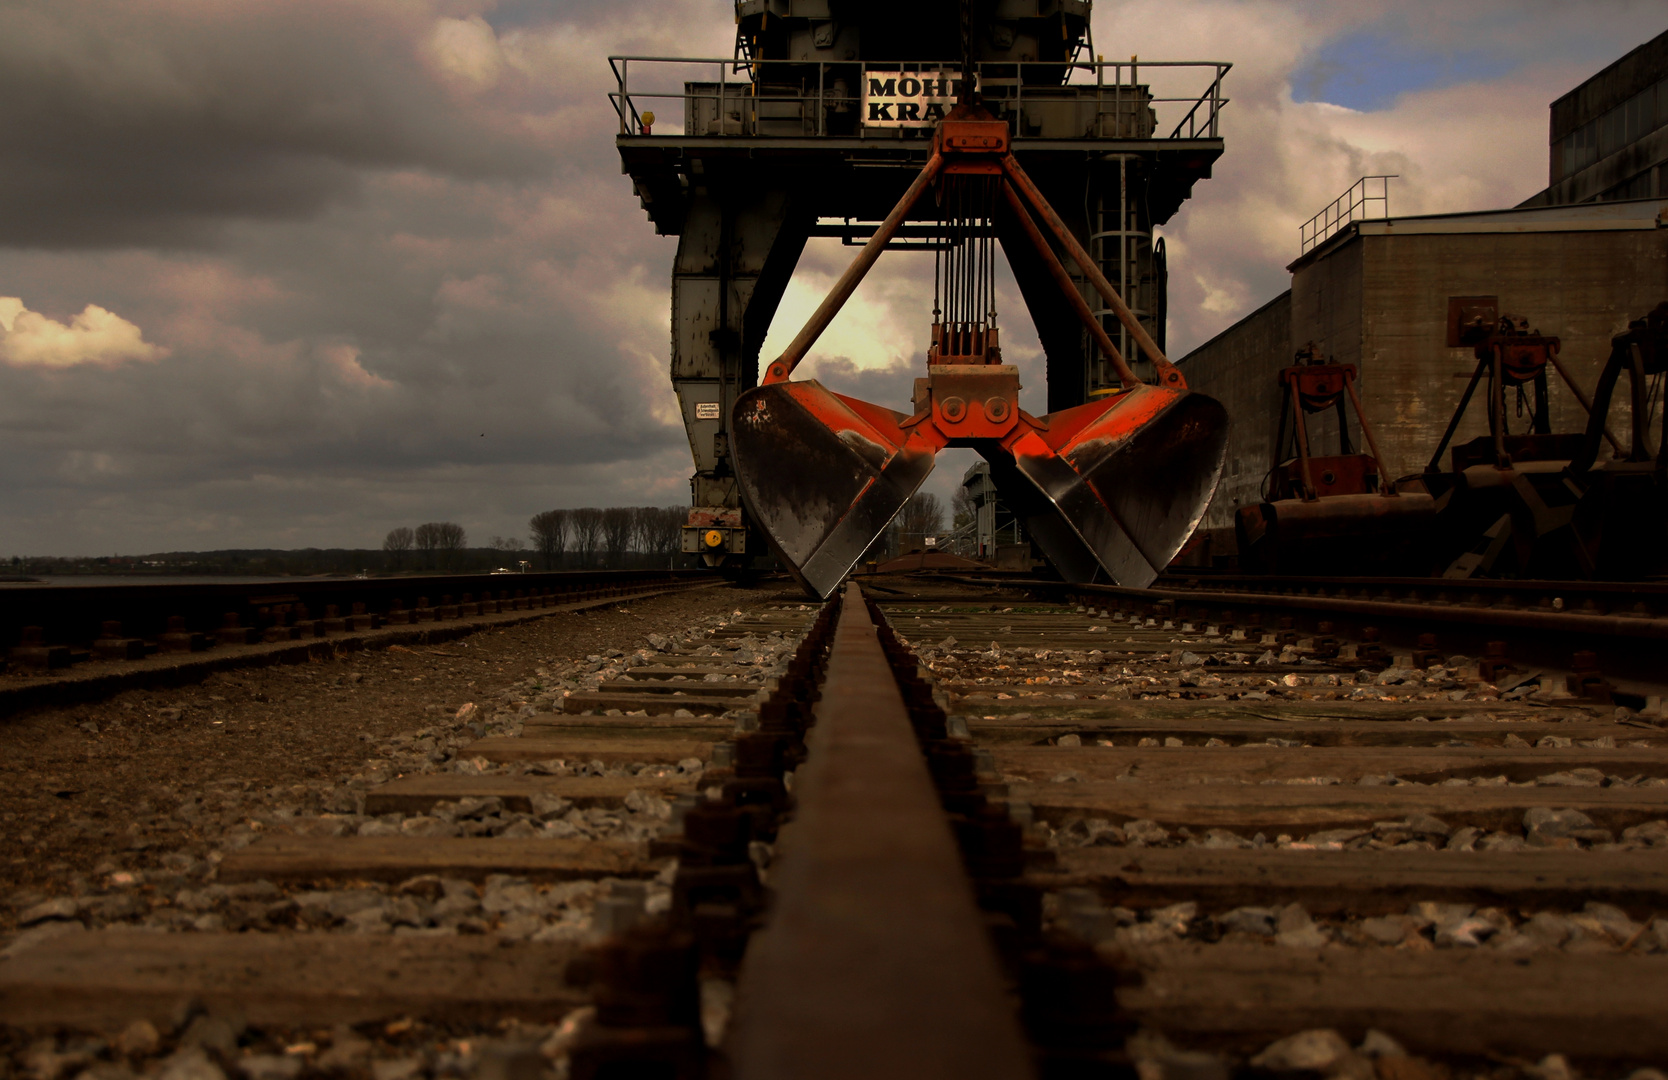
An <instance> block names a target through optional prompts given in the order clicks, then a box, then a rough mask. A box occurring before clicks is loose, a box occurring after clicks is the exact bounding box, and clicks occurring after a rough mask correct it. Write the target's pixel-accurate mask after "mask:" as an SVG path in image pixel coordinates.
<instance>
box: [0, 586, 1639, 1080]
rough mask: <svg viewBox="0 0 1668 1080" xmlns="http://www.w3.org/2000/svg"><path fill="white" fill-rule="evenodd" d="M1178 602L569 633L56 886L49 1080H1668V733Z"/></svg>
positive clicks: (1055, 599) (976, 604)
mask: <svg viewBox="0 0 1668 1080" xmlns="http://www.w3.org/2000/svg"><path fill="white" fill-rule="evenodd" d="M1167 599H1168V598H1167V597H1163V596H1151V595H1122V594H1114V593H1099V594H1097V593H1093V592H1086V591H1083V590H1074V592H1073V593H1072V594H1071V595H1069V596H1068V595H1066V594H1063V593H1060V592H1059V591H1057V590H1054V589H1051V588H1049V587H1045V586H1041V585H1037V584H1035V583H1031V584H1029V585H1028V584H1026V583H1018V582H1012V581H1008V582H997V583H992V582H988V581H986V582H980V583H973V582H971V581H965V580H964V581H956V580H946V579H943V578H933V577H931V576H927V575H920V576H915V577H896V578H888V579H878V578H877V579H866V580H864V582H863V583H862V585H861V587H858V586H848V587H847V589H846V590H845V591H844V593H843V596H842V597H841V598H840V599H838V600H836V601H834V602H831V603H830V604H828V605H825V606H821V607H812V606H809V605H803V604H800V603H798V602H796V601H793V600H791V599H789V598H788V597H786V596H783V595H778V596H776V597H767V598H764V599H762V600H761V599H758V598H752V599H748V600H746V601H744V602H743V606H744V607H746V609H747V610H745V611H743V610H740V609H739V608H738V610H737V611H736V612H735V613H734V614H732V615H731V616H729V617H728V618H726V619H725V620H724V621H723V623H722V625H706V626H689V627H686V628H684V629H683V631H682V632H679V633H666V634H664V635H658V634H657V635H655V636H653V637H650V638H648V639H647V640H646V642H644V643H643V644H642V647H641V648H639V649H635V650H631V651H627V650H621V652H622V655H620V656H614V657H611V656H608V655H603V654H598V655H594V656H592V657H591V658H589V659H586V660H579V659H578V658H569V659H566V660H565V661H564V662H563V663H561V664H556V663H554V662H553V663H552V664H551V666H550V667H549V668H548V669H547V670H546V671H545V672H544V673H543V674H540V675H538V676H537V677H536V678H535V679H531V680H523V681H521V682H520V683H518V684H517V685H516V686H515V687H512V688H510V691H509V692H508V693H507V694H501V695H497V696H498V699H499V700H498V703H497V706H496V711H492V712H490V713H489V711H488V708H489V707H487V706H483V705H480V704H475V703H471V704H468V705H465V706H463V707H461V708H459V709H458V710H457V711H456V713H455V714H450V715H447V716H445V717H441V718H438V719H436V720H435V721H434V722H433V723H431V724H430V726H429V727H428V728H426V729H423V730H421V731H417V732H412V733H410V734H409V735H403V736H397V737H395V738H394V739H392V740H388V741H387V742H386V743H385V744H384V745H383V749H382V752H383V753H384V754H385V755H386V756H385V758H384V759H382V764H381V765H379V766H378V767H377V768H376V769H374V770H372V771H371V772H370V773H361V774H360V775H359V776H358V777H356V778H355V781H354V782H353V783H349V784H344V785H338V786H336V787H334V788H330V789H328V790H321V791H319V792H317V793H314V794H313V795H310V796H309V797H308V798H309V801H308V802H307V805H306V806H305V807H303V808H302V809H301V810H300V811H292V810H289V809H287V808H286V809H285V812H283V813H274V812H271V811H268V812H266V813H256V812H252V811H250V810H248V809H247V804H245V807H246V808H245V809H242V810H238V811H237V813H239V814H247V820H242V821H240V822H239V824H237V825H236V826H234V827H233V828H232V829H230V830H228V831H227V833H226V834H225V835H223V836H221V837H219V838H218V839H217V840H216V841H215V842H214V844H213V848H214V850H213V851H212V852H209V853H208V854H207V855H205V856H191V855H187V856H185V857H183V859H174V860H173V861H171V862H170V861H168V856H167V855H166V854H162V855H160V856H159V857H157V858H155V859H152V860H151V862H152V864H154V866H152V867H151V868H147V869H144V870H140V871H134V870H123V869H108V868H107V873H106V874H105V875H104V877H103V879H102V880H99V881H93V882H88V883H87V887H86V888H84V889H83V890H82V893H81V894H80V895H70V896H52V897H47V896H39V897H29V898H28V899H30V900H32V901H33V902H34V903H33V905H32V906H31V907H30V908H28V909H26V910H19V911H15V912H14V915H13V919H14V921H15V922H16V923H17V924H18V926H17V929H16V931H14V935H15V936H14V938H13V940H12V941H11V943H10V944H9V945H7V946H6V950H5V955H6V959H4V960H3V961H0V1012H3V1013H4V1015H5V1016H6V1018H7V1023H8V1025H10V1026H9V1027H8V1032H9V1033H10V1034H9V1036H8V1038H9V1039H10V1043H11V1049H12V1050H13V1055H12V1058H13V1062H14V1067H15V1068H17V1069H20V1070H21V1069H24V1068H27V1069H29V1070H32V1071H33V1072H34V1074H35V1075H37V1076H41V1077H43V1078H44V1080H57V1078H58V1077H62V1076H66V1075H72V1074H73V1075H77V1076H79V1075H80V1074H81V1072H82V1071H84V1070H86V1069H89V1068H92V1069H98V1070H104V1072H100V1073H97V1074H96V1075H98V1076H104V1075H106V1074H107V1073H108V1074H109V1075H111V1076H112V1077H114V1076H115V1075H116V1074H117V1073H120V1072H121V1071H122V1070H128V1071H130V1072H139V1073H148V1072H158V1073H160V1074H161V1075H164V1076H165V1077H167V1078H168V1080H186V1078H187V1077H190V1078H191V1080H204V1078H207V1080H218V1078H217V1077H216V1076H215V1075H214V1071H218V1072H220V1073H223V1074H227V1075H237V1074H239V1073H241V1074H242V1075H244V1076H247V1077H249V1078H250V1080H269V1078H270V1080H293V1078H296V1077H300V1076H303V1075H314V1074H320V1075H323V1074H333V1073H336V1074H339V1073H344V1072H345V1073H367V1072H368V1073H369V1074H370V1075H372V1076H374V1077H375V1078H376V1080H404V1078H406V1077H416V1076H436V1077H441V1076H451V1075H458V1076H462V1075H483V1076H493V1077H497V1076H500V1075H502V1076H510V1075H512V1074H513V1075H515V1076H517V1077H523V1076H526V1077H532V1076H535V1075H539V1074H541V1073H543V1072H545V1071H547V1070H554V1071H555V1072H557V1074H559V1075H566V1076H570V1077H604V1076H625V1075H656V1076H687V1077H696V1076H718V1075H731V1076H734V1077H737V1078H739V1080H746V1078H748V1077H777V1076H807V1077H820V1076H830V1077H832V1076H854V1075H861V1076H871V1075H872V1076H912V1077H913V1076H921V1075H940V1076H957V1077H962V1076H966V1077H982V1076H991V1077H1019V1076H1032V1075H1036V1076H1126V1075H1131V1074H1132V1073H1133V1074H1138V1075H1140V1076H1141V1077H1143V1078H1146V1080H1152V1078H1157V1077H1199V1078H1204V1077H1219V1076H1220V1077H1226V1076H1231V1075H1240V1074H1245V1075H1271V1074H1282V1075H1291V1076H1296V1075H1299V1074H1303V1075H1318V1076H1339V1077H1351V1078H1361V1080H1365V1078H1368V1077H1377V1078H1379V1080H1390V1078H1397V1080H1402V1078H1409V1080H1411V1078H1422V1077H1470V1076H1477V1077H1482V1076H1487V1077H1490V1078H1491V1080H1510V1078H1514V1077H1519V1076H1521V1077H1524V1078H1530V1077H1534V1078H1538V1080H1553V1078H1558V1077H1564V1076H1589V1077H1595V1078H1597V1077H1611V1076H1614V1077H1626V1076H1633V1077H1637V1078H1638V1080H1648V1078H1649V1077H1652V1076H1655V1075H1660V1074H1657V1073H1653V1072H1651V1071H1650V1070H1651V1069H1653V1068H1658V1067H1661V1066H1662V1065H1663V1063H1664V1062H1668V1026H1665V1025H1663V1024H1662V1022H1661V1015H1662V1005H1661V1003H1662V1002H1663V1001H1664V1000H1668V918H1665V917H1664V916H1665V915H1668V900H1665V898H1668V729H1665V728H1664V727H1663V726H1661V725H1659V724H1658V723H1657V722H1655V719H1654V717H1653V716H1652V715H1651V714H1650V713H1649V712H1648V711H1647V712H1645V713H1643V714H1642V715H1636V714H1635V710H1631V709H1626V708H1624V709H1623V710H1622V711H1621V712H1618V711H1617V706H1616V701H1615V699H1614V696H1613V695H1612V696H1611V697H1610V699H1606V696H1605V693H1604V692H1603V689H1602V688H1598V687H1595V685H1594V684H1592V683H1591V682H1584V681H1583V680H1582V678H1580V677H1577V678H1575V679H1573V680H1571V679H1566V678H1551V677H1547V678H1545V679H1542V678H1537V677H1532V672H1531V671H1529V670H1525V669H1524V668H1522V667H1521V666H1518V667H1517V668H1516V669H1513V668H1512V667H1511V666H1510V665H1511V663H1512V661H1513V659H1515V656H1516V652H1517V650H1515V649H1513V650H1510V651H1511V653H1512V655H1511V656H1508V657H1505V658H1500V657H1496V658H1495V659H1493V660H1490V659H1489V658H1488V657H1483V658H1482V659H1483V660H1484V662H1485V663H1491V664H1495V667H1492V668H1489V669H1488V674H1490V675H1491V676H1492V677H1493V681H1485V680H1483V679H1482V678H1481V677H1480V673H1479V671H1478V668H1477V663H1478V658H1477V657H1476V656H1473V657H1471V658H1466V657H1460V656H1453V655H1448V654H1444V653H1443V652H1442V651H1441V650H1439V649H1437V648H1435V647H1434V646H1430V645H1425V646H1420V645H1419V644H1418V643H1417V640H1415V643H1414V646H1413V647H1412V648H1404V647H1403V646H1400V645H1398V644H1396V643H1395V641H1393V640H1390V641H1389V643H1388V645H1386V644H1385V639H1381V640H1380V641H1378V642H1374V641H1372V640H1361V639H1360V638H1359V637H1357V638H1356V639H1355V640H1351V639H1350V637H1349V635H1348V634H1347V633H1345V632H1344V631H1341V630H1340V631H1337V632H1335V633H1328V634H1323V633H1319V632H1318V630H1317V629H1316V628H1313V627H1309V628H1307V629H1303V628H1300V626H1302V625H1304V624H1301V623H1296V621H1295V620H1296V619H1297V618H1299V616H1287V617H1290V618H1293V619H1294V625H1291V626H1284V627H1283V626H1281V625H1280V623H1279V618H1280V617H1281V616H1280V615H1279V614H1278V611H1279V609H1278V608H1277V607H1275V608H1270V609H1267V610H1264V611H1262V612H1254V611H1252V610H1251V609H1250V608H1248V607H1244V606H1239V605H1238V602H1237V601H1236V602H1235V603H1234V604H1226V605H1224V604H1220V603H1214V602H1212V601H1205V602H1204V606H1207V607H1208V606H1213V603H1214V606H1215V607H1216V608H1218V611H1217V612H1216V613H1215V614H1214V615H1209V616H1208V617H1210V618H1214V619H1216V620H1219V621H1215V622H1208V621H1205V618H1206V616H1201V617H1200V618H1199V621H1197V622H1195V621H1194V619H1193V618H1190V617H1188V616H1189V615H1191V614H1193V613H1190V612H1186V611H1183V610H1181V608H1180V606H1179V605H1177V606H1176V607H1174V608H1172V607H1165V606H1161V605H1163V604H1164V602H1165V600H1167ZM1080 600H1081V601H1082V602H1079V601H1080ZM1226 610H1232V611H1234V612H1239V613H1241V614H1240V615H1239V616H1236V617H1235V618H1234V619H1233V620H1232V621H1230V620H1229V619H1227V618H1224V617H1223V614H1222V612H1223V611H1226ZM1253 613H1255V614H1259V615H1260V616H1262V617H1261V619H1260V621H1257V622H1253V621H1251V620H1250V619H1249V618H1246V617H1244V615H1248V614H1253ZM1332 637H1337V638H1339V639H1341V640H1338V641H1329V640H1328V638H1332ZM1508 641H1510V638H1509V636H1508ZM1578 644H1580V642H1579V641H1572V640H1569V639H1565V640H1564V641H1563V642H1562V647H1563V648H1564V649H1565V650H1566V651H1569V650H1572V649H1573V647H1574V646H1576V645H1578ZM1334 646H1336V647H1334ZM1375 646H1376V647H1375ZM1415 659H1417V660H1419V661H1422V662H1424V663H1423V665H1422V666H1419V667H1415V666H1414V661H1415ZM332 662H338V663H364V662H367V661H366V658H365V657H364V656H363V655H358V656H348V657H346V658H345V659H338V660H335V661H332ZM1513 680H1518V681H1517V682H1516V683H1514V681H1513ZM1508 686H1510V687H1511V688H1510V689H1507V687H1508ZM1572 689H1573V690H1574V691H1576V692H1575V693H1571V692H1570V691H1571V690H1572ZM1519 691H1522V692H1519ZM25 924H27V925H25ZM83 926H84V927H85V928H83Z"/></svg>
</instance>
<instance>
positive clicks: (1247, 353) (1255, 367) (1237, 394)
mask: <svg viewBox="0 0 1668 1080" xmlns="http://www.w3.org/2000/svg"><path fill="white" fill-rule="evenodd" d="M1291 323H1292V294H1291V293H1290V292H1284V293H1281V294H1280V295H1279V296H1277V297H1275V298H1274V299H1273V300H1271V301H1269V302H1268V303H1267V304H1264V305H1263V306H1262V307H1261V308H1259V309H1257V310H1256V311H1254V312H1252V313H1251V314H1250V315H1247V316H1246V317H1245V318H1243V319H1241V320H1240V321H1239V322H1237V323H1235V324H1234V325H1233V326H1231V327H1229V328H1228V329H1227V330H1224V331H1223V332H1222V333H1220V334H1218V335H1217V336H1216V337H1214V338H1212V339H1211V340H1210V341H1207V342H1205V344H1203V345H1201V346H1199V347H1198V348H1197V349H1194V350H1193V351H1192V352H1190V353H1188V354H1187V355H1186V356H1185V357H1183V358H1182V359H1181V360H1179V361H1177V363H1178V364H1179V365H1180V367H1181V369H1182V373H1183V374H1184V375H1186V376H1187V384H1188V387H1189V388H1190V389H1193V390H1196V391H1198V392H1200V393H1203V394H1209V395H1210V396H1211V397H1213V398H1216V399H1217V400H1218V401H1220V402H1222V404H1223V406H1224V407H1225V408H1226V409H1227V410H1228V417H1229V419H1230V420H1231V421H1232V424H1233V426H1232V427H1231V428H1230V429H1229V431H1228V463H1227V466H1226V467H1225V468H1224V469H1223V470H1222V483H1221V484H1220V485H1219V486H1218V487H1217V489H1216V498H1215V499H1214V500H1213V501H1212V502H1211V505H1210V509H1209V510H1208V511H1206V513H1205V520H1204V523H1203V526H1202V527H1203V528H1205V529H1224V528H1225V529H1230V530H1231V529H1232V528H1233V523H1234V508H1235V507H1238V506H1244V505H1246V504H1247V503H1254V502H1257V501H1259V500H1260V496H1259V494H1258V490H1259V488H1260V486H1261V484H1262V481H1263V476H1264V474H1266V473H1267V472H1268V469H1269V464H1270V457H1271V455H1272V454H1273V448H1274V434H1275V430H1274V429H1275V425H1276V423H1277V422H1278V421H1279V417H1280V387H1279V386H1278V385H1277V384H1276V383H1275V373H1276V372H1278V371H1279V370H1280V369H1281V368H1283V367H1286V366H1287V365H1289V364H1290V363H1291V357H1292V335H1291ZM1221 550H1222V551H1231V550H1232V542H1231V537H1230V538H1229V544H1228V547H1227V548H1224V549H1221Z"/></svg>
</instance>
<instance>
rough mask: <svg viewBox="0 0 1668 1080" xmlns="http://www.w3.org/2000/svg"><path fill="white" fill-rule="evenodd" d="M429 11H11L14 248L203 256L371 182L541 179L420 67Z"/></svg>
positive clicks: (495, 120)
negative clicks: (399, 172)
mask: <svg viewBox="0 0 1668 1080" xmlns="http://www.w3.org/2000/svg"><path fill="white" fill-rule="evenodd" d="M422 15H423V9H422V7H421V6H419V5H395V4H386V3H382V4H377V3H365V2H358V0H293V2H290V3H283V4H276V3H274V4H241V3H235V4H227V3H220V2H218V0H171V2H170V0H163V2H156V3H145V4H133V3H128V2H125V0H92V2H84V3H75V4H58V3H53V4H44V3H43V4H33V5H30V4H23V5H16V4H13V5H6V6H4V7H0V102H3V103H4V104H3V105H0V244H4V245H14V246H15V245H26V246H39V247H65V246H73V247H101V246H116V245H158V246H179V245H190V244H197V243H203V242H205V241H207V240H209V239H211V238H212V237H213V236H214V233H215V230H214V227H215V226H216V225H217V224H219V223H221V222H223V221H225V220H226V219H230V218H255V219H267V220H284V219H296V218H302V217H307V216H310V215H313V214H316V213H318V212H319V211H320V210H321V209H322V208H324V207H326V206H328V205H330V204H332V203H336V202H341V201H344V200H349V199H352V198H353V197H355V195H356V194H357V193H358V191H359V178H360V175H361V173H362V172H363V171H364V170H367V169H399V168H414V169H423V170H427V171H430V172H433V173H436V174H441V175H446V176H454V177H468V178H479V177H503V176H512V177H529V176H533V175H537V174H538V173H540V172H541V171H544V170H547V169H548V167H549V164H550V161H551V159H552V153H551V151H550V149H549V148H548V147H546V146H539V145H535V144H532V143H530V142H529V141H528V140H527V139H526V138H525V137H518V134H517V132H515V131H514V130H512V129H511V127H510V125H509V124H507V123H504V122H503V118H502V117H500V116H497V115H494V114H493V113H492V112H491V111H490V110H482V109H479V108H466V107H463V105H461V104H460V102H459V101H458V100H457V98H456V97H455V95H453V94H449V93H448V91H447V88H446V86H445V85H443V83H442V82H441V81H439V80H437V79H436V78H434V76H433V73H432V72H431V71H430V70H428V69H427V68H426V67H425V62H424V55H423V51H422V50H423V46H424V44H425V35H426V34H427V33H428V32H429V29H430V28H429V25H428V23H427V20H425V19H424V18H422V17H421V16H422Z"/></svg>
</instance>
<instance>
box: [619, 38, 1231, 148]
mask: <svg viewBox="0 0 1668 1080" xmlns="http://www.w3.org/2000/svg"><path fill="white" fill-rule="evenodd" d="M608 63H609V67H610V68H611V69H612V70H613V72H614V80H615V84H616V88H615V89H614V90H613V91H612V92H611V93H610V94H609V95H608V99H609V102H610V103H611V104H612V105H613V107H614V111H615V113H616V115H617V116H618V118H619V133H620V134H621V135H627V136H636V135H654V134H657V133H658V134H662V135H664V134H667V133H669V132H670V133H678V132H679V131H680V129H681V134H682V135H683V136H685V137H704V136H732V137H734V136H741V137H747V138H770V137H800V138H803V137H818V136H839V137H847V138H852V137H855V138H862V139H875V140H880V139H898V138H900V137H906V135H905V133H906V132H908V131H909V130H910V128H909V127H907V126H900V125H898V124H895V123H890V122H888V123H879V122H871V120H870V118H869V117H866V116H865V115H863V113H862V112H861V106H862V105H863V103H864V100H865V90H866V88H867V87H868V86H869V79H870V77H871V76H873V77H874V78H875V79H877V80H881V81H884V80H885V79H888V78H890V79H894V80H903V79H905V78H910V77H913V78H916V79H918V80H919V79H920V78H921V77H922V76H926V77H928V78H929V79H937V80H940V86H942V85H943V80H947V79H952V78H958V79H959V77H960V72H959V67H958V65H957V64H956V63H954V62H953V61H887V62H884V63H883V62H878V61H876V62H865V61H845V62H838V63H837V62H831V61H803V60H754V59H735V58H733V57H726V58H690V57H670V56H611V57H609V58H608ZM1232 67H1233V65H1232V64H1230V63H1225V62H1217V61H1138V60H1125V61H1095V62H1082V61H1078V62H1072V63H1066V62H1046V61H1022V62H1003V63H989V64H980V65H976V67H975V78H976V79H977V84H978V87H979V92H980V95H981V97H982V98H983V100H984V102H985V104H986V106H987V107H989V108H990V109H992V111H994V112H995V113H996V114H997V115H998V116H1002V117H1004V118H1006V119H1008V120H1009V121H1010V122H1011V123H1014V125H1015V135H1016V136H1018V137H1020V138H1067V139H1072V138H1077V139H1106V138H1137V139H1165V140H1180V139H1216V138H1220V136H1221V131H1220V118H1221V113H1222V109H1223V107H1224V106H1225V105H1226V104H1227V103H1228V98H1226V97H1224V96H1223V87H1222V81H1223V78H1224V76H1226V75H1227V73H1228V71H1229V69H1230V68H1232ZM1195 76H1197V77H1199V78H1202V79H1203V80H1204V82H1205V86H1204V89H1203V90H1202V91H1198V92H1193V91H1189V92H1187V93H1182V94H1175V93H1171V92H1170V91H1172V90H1174V89H1176V88H1177V86H1179V85H1185V83H1186V82H1191V83H1192V84H1193V85H1194V86H1197V85H1198V82H1197V81H1196V79H1195V78H1194V77H1195ZM1143 79H1145V80H1146V81H1145V82H1144V81H1142V80H1143ZM674 80H675V81H674ZM1155 89H1156V90H1158V91H1162V92H1160V93H1155ZM890 119H891V118H890V117H888V118H887V120H888V121H890ZM1164 132H1168V134H1163V133H1164Z"/></svg>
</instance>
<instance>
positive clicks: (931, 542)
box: [922, 536, 938, 547]
mask: <svg viewBox="0 0 1668 1080" xmlns="http://www.w3.org/2000/svg"><path fill="white" fill-rule="evenodd" d="M922 543H924V544H925V545H926V546H927V547H937V546H938V537H936V536H928V537H926V538H924V539H923V541H922Z"/></svg>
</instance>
